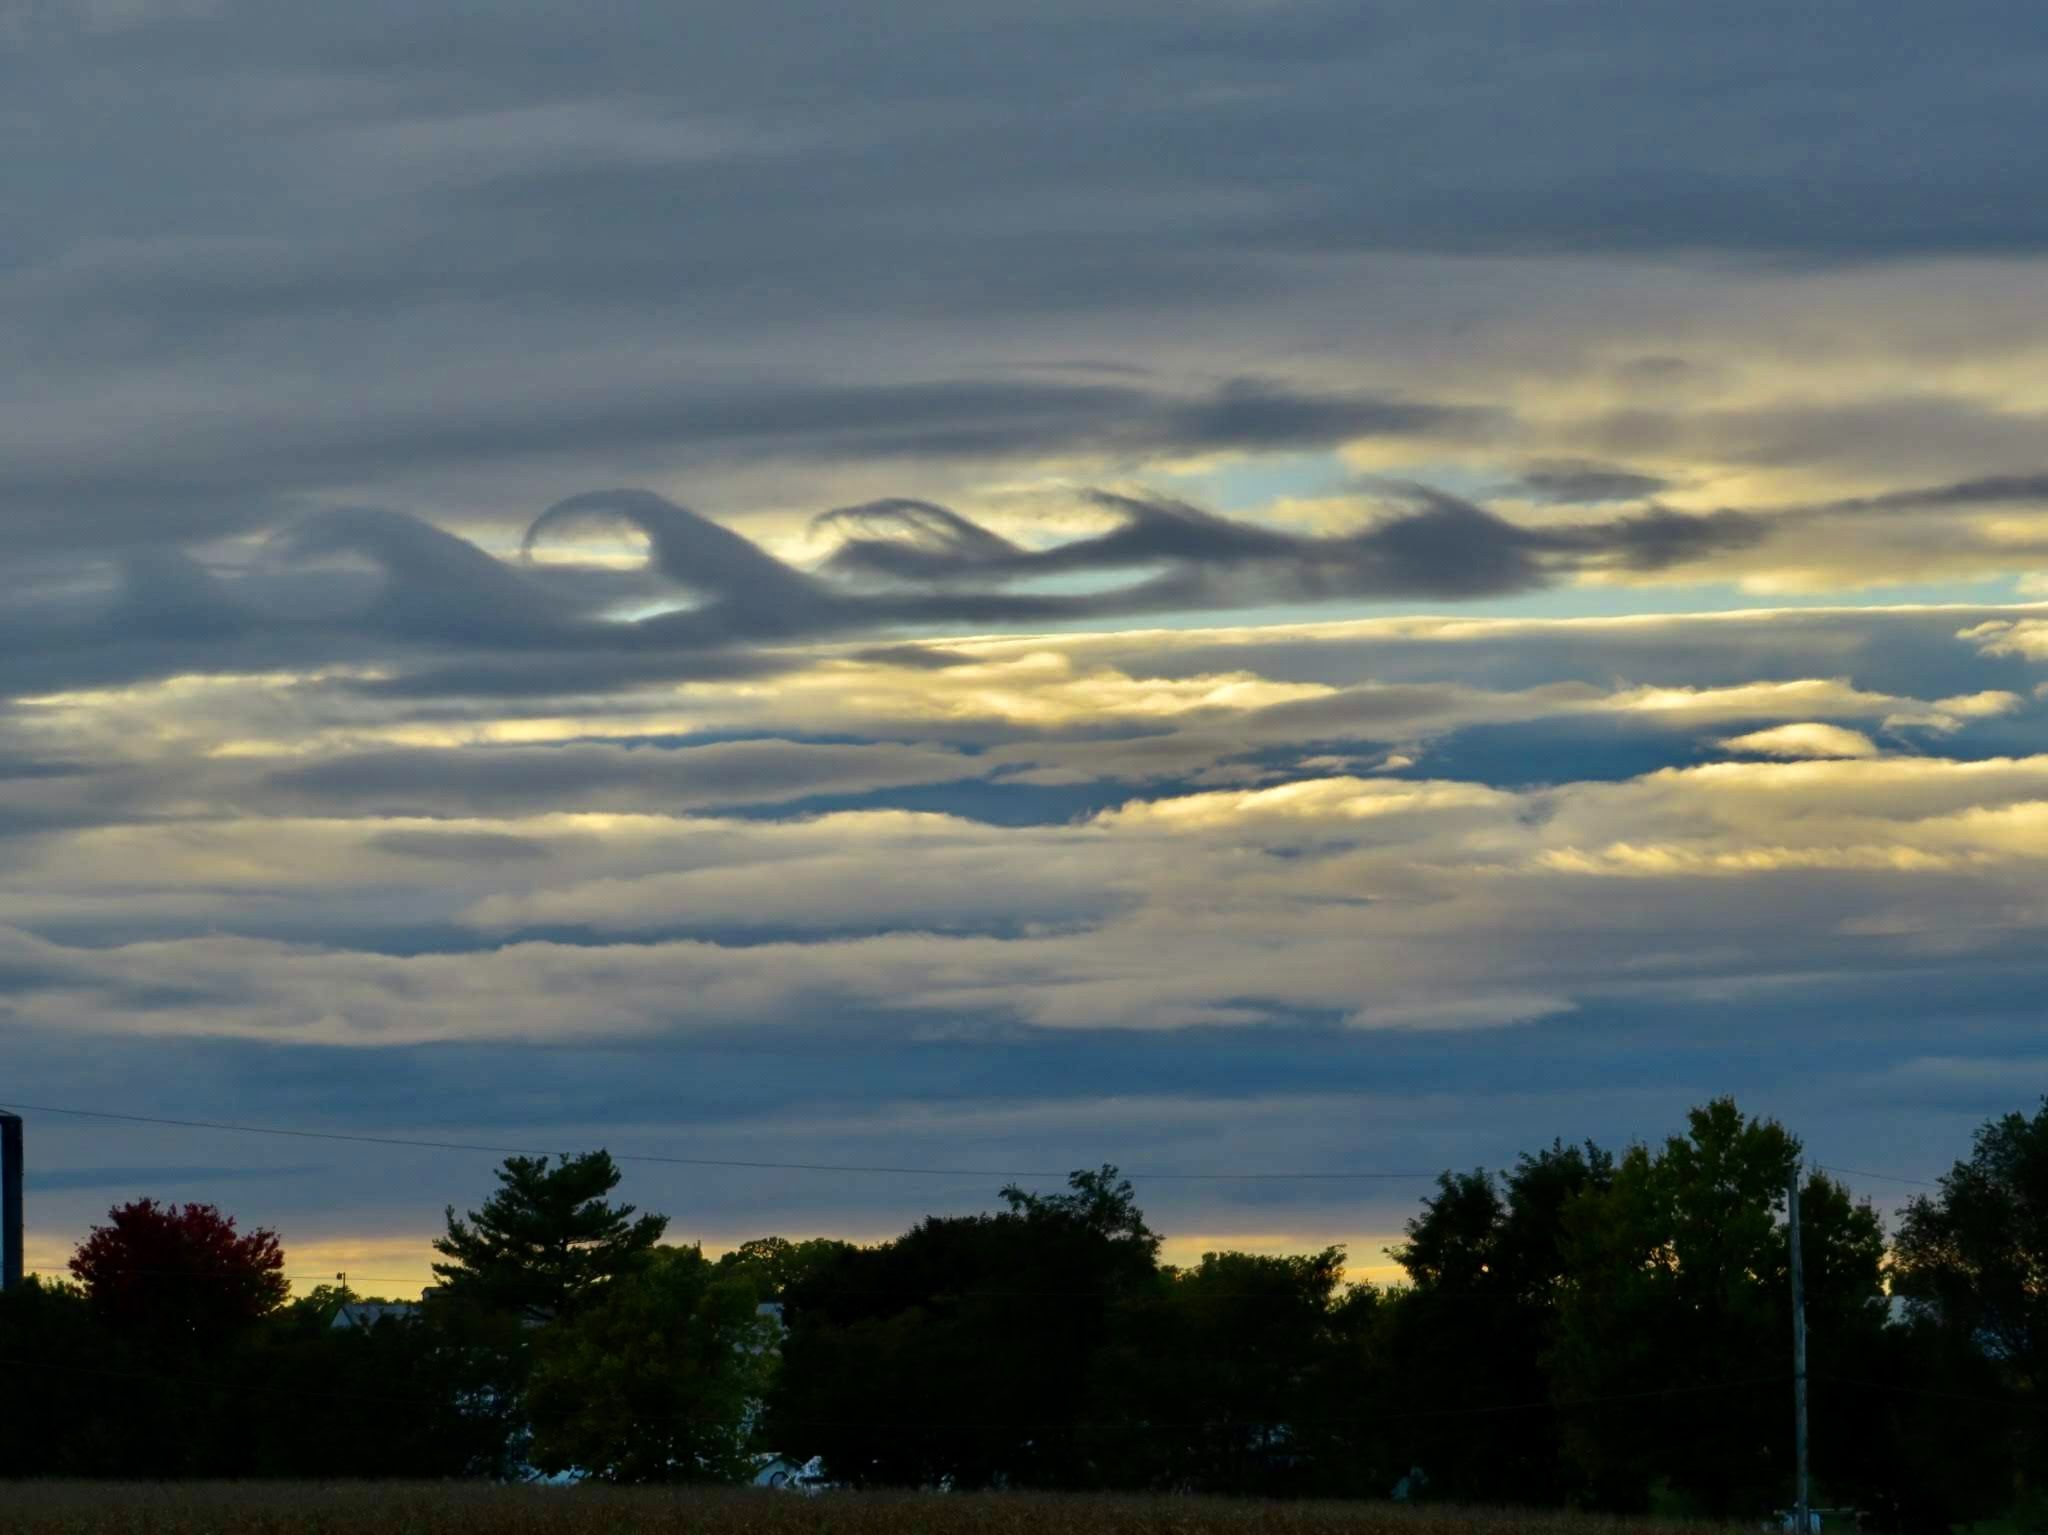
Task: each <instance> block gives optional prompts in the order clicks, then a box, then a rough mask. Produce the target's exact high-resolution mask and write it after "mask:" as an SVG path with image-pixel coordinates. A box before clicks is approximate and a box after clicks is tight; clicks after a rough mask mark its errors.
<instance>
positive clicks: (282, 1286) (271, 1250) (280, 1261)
mask: <svg viewBox="0 0 2048 1535" xmlns="http://www.w3.org/2000/svg"><path fill="white" fill-rule="evenodd" d="M70 1266H71V1273H72V1275H73V1277H74V1278H76V1279H77V1280H78V1282H79V1283H80V1284H81V1285H83V1286H84V1287H85V1294H86V1298H87V1300H88V1301H90V1302H91V1304H92V1308H93V1310H94V1312H95V1313H97V1314H98V1315H99V1316H100V1317H101V1318H102V1319H103V1320H105V1321H106V1322H107V1323H108V1324H109V1325H111V1326H112V1327H114V1328H115V1329H117V1330H119V1331H122V1332H126V1333H130V1334H132V1335H136V1336H140V1337H144V1338H146V1339H148V1340H149V1341H152V1342H156V1343H161V1344H164V1345H167V1346H168V1345H179V1344H189V1343H207V1342H211V1341H213V1340H216V1339H218V1338H220V1337H222V1336H224V1335H225V1334H228V1333H231V1332H233V1331H234V1330H235V1329H237V1328H238V1327H242V1326H246V1325H247V1324H249V1323H251V1322H254V1321H255V1320H257V1319H258V1318H259V1317H262V1316H265V1315H267V1314H268V1313H270V1312H272V1311H275V1310H276V1309H277V1308H278V1307H279V1306H281V1305H283V1304H284V1302H285V1298H286V1297H287V1296H288V1295H289V1294H290V1293H291V1286H290V1284H289V1283H288V1282H287V1281H286V1279H285V1277H284V1252H283V1249H282V1248H281V1247H280V1246H279V1245H278V1240H277V1233H276V1232H274V1231H269V1230H265V1229H263V1228H261V1227H259V1228H257V1229H256V1230H254V1231H249V1232H237V1231H236V1230H235V1222H234V1218H233V1217H232V1216H227V1215H223V1214H221V1213H220V1211H219V1210H218V1209H216V1208H215V1207H214V1206H212V1205H202V1204H187V1205H184V1206H178V1205H160V1204H158V1203H157V1202H156V1201H155V1200H153V1199H138V1200H135V1201H133V1202H132V1203H129V1204H125V1205H116V1206H115V1207H114V1208H113V1209H112V1210H110V1211H108V1212H107V1224H106V1225H104V1226H95V1227H93V1229H92V1233H91V1235H89V1236H88V1237H87V1238H86V1239H85V1241H84V1242H82V1243H80V1244H79V1247H78V1250H77V1252H75V1253H74V1254H72V1257H71V1265H70Z"/></svg>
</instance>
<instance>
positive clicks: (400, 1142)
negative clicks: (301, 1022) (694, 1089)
mask: <svg viewBox="0 0 2048 1535" xmlns="http://www.w3.org/2000/svg"><path fill="white" fill-rule="evenodd" d="M12 1107H14V1108H16V1109H20V1110H23V1111H25V1112H28V1113H32V1114H64V1115H70V1116H72V1117H75V1118H79V1119H108V1120H116V1121H119V1122H120V1123H123V1124H134V1125H164V1126H169V1127H171V1128H174V1129H180V1130H225V1131H229V1132H232V1133H233V1134H236V1135H279V1136H289V1137H292V1138H293V1139H296V1140H308V1141H344V1142H347V1143H349V1144H351V1145H357V1146H401V1147H406V1148H409V1149H412V1150H416V1151H467V1152H479V1153H482V1154H484V1155H487V1156H497V1157H504V1156H545V1155H549V1153H547V1152H543V1151H541V1150H539V1149H538V1148H536V1147H533V1146H489V1145H484V1144H482V1143H479V1142H475V1141H437V1140H423V1139H416V1138H414V1137H411V1136H400V1135H359V1134H354V1133H351V1132H347V1131H341V1130H300V1129H293V1128H289V1127H286V1126H282V1125H243V1124H231V1123H228V1122H226V1121H223V1120H213V1119H166V1118H163V1117H161V1116H158V1115H154V1114H117V1113H114V1112H112V1111H110V1110H107V1109H76V1108H59V1107H57V1106H55V1105H53V1104H44V1103H17V1104H14V1105H12ZM612 1160H613V1161H615V1162H652V1163H658V1164H661V1165H664V1166H669V1167H723V1168H734V1169H741V1170H748V1171H757V1172H786V1173H881V1174H899V1175H904V1176H909V1177H929V1178H1065V1177H1067V1176H1068V1175H1069V1174H1070V1173H1071V1172H1072V1171H1073V1169H1071V1168H1067V1169H1063V1170H1060V1171H1049V1170H1046V1169H1043V1168H1039V1169H1024V1168H1014V1169H1008V1170H1006V1169H1003V1168H990V1167H910V1166H897V1165H893V1164H863V1163H850V1162H771V1161H759V1160H752V1159H742V1158H737V1157H678V1156H665V1155H659V1154H656V1153H654V1152H616V1153H614V1154H613V1157H612ZM1119 1176H1122V1177H1126V1178H1133V1179H1138V1178H1142V1179H1146V1180H1148V1181H1152V1182H1161V1181H1166V1180H1173V1181H1178V1182H1205V1183H1206V1182H1218V1183H1235V1182H1301V1181H1321V1182H1351V1181H1361V1180H1374V1179H1385V1180H1398V1181H1411V1180H1416V1179H1427V1180H1432V1181H1433V1180H1434V1179H1435V1178H1436V1177H1437V1176H1438V1175H1437V1174H1436V1173H1433V1172H1383V1171H1357V1172H1352V1171H1334V1172H1331V1171H1323V1172H1315V1171H1309V1172H1194V1173H1190V1172H1152V1171H1146V1172H1132V1171H1128V1170H1124V1169H1119Z"/></svg>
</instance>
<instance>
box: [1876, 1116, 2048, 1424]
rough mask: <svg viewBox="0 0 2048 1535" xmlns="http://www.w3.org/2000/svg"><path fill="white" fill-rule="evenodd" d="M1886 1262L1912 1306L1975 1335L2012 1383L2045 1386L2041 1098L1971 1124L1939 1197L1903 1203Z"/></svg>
mask: <svg viewBox="0 0 2048 1535" xmlns="http://www.w3.org/2000/svg"><path fill="white" fill-rule="evenodd" d="M1894 1263H1895V1265H1896V1272H1897V1283H1896V1288H1897V1290H1898V1293H1899V1294H1901V1295H1903V1296H1905V1297H1906V1298H1907V1300H1908V1301H1909V1303H1910V1304H1911V1305H1912V1307H1913V1309H1914V1310H1915V1311H1917V1312H1918V1313H1920V1314H1921V1315H1924V1316H1926V1317H1928V1318H1929V1319H1931V1320H1933V1321H1936V1322H1938V1323H1939V1324H1941V1325H1942V1326H1944V1327H1945V1328H1947V1329H1949V1330H1950V1331H1952V1332H1954V1333H1956V1334H1958V1335H1960V1336H1964V1337H1971V1338H1978V1339H1981V1340H1982V1341H1983V1343H1984V1345H1985V1346H1986V1347H1987V1348H1988V1350H1989V1352H1990V1353H1991V1355H1992V1356H1993V1357H1994V1358H1996V1359H1998V1360H2000V1361H2001V1362H2003V1364H2004V1365H2005V1367H2006V1368H2007V1370H2008V1371H2009V1372H2010V1374H2011V1378H2012V1383H2013V1385H2014V1387H2015V1388H2017V1389H2019V1390H2022V1391H2026V1392H2029V1393H2040V1392H2043V1391H2048V1098H2044V1099H2042V1101H2041V1107H2040V1109H2039V1111H2038V1112H2037V1113H2035V1115H2034V1116H2033V1118H2031V1119H2029V1118H2028V1117H2027V1116H2026V1115H2024V1114H2018V1113H2014V1114H2007V1115H2005V1116H2003V1117H2002V1118H1999V1119H1993V1120H1990V1121H1988V1122H1986V1123H1985V1124H1983V1125H1982V1126H1980V1127H1979V1128H1978V1130H1977V1133H1976V1138H1975V1142H1974V1145H1973V1146H1972V1149H1971V1152H1970V1155H1969V1157H1968V1158H1967V1159H1965V1160H1963V1161H1960V1162H1958V1163H1956V1164H1955V1166H1954V1167H1953V1168H1951V1169H1950V1171H1949V1173H1948V1175H1947V1176H1946V1177H1944V1178H1943V1179H1942V1180H1941V1192H1940V1194H1939V1195H1938V1196H1936V1197H1934V1198H1929V1197H1927V1196H1926V1195H1924V1194H1923V1195H1919V1196H1916V1197H1915V1198H1914V1199H1913V1200H1912V1201H1910V1202H1909V1203H1908V1204H1907V1206H1906V1213H1905V1216H1904V1219H1903V1220H1902V1221H1901V1222H1900V1225H1899V1238H1898V1243H1897V1246H1896V1250H1895V1255H1894Z"/></svg>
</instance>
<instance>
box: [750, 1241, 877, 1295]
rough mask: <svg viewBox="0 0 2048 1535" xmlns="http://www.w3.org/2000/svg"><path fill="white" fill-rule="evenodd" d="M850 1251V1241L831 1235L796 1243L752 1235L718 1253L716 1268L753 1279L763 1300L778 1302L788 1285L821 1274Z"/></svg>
mask: <svg viewBox="0 0 2048 1535" xmlns="http://www.w3.org/2000/svg"><path fill="white" fill-rule="evenodd" d="M853 1250H854V1245H853V1244H852V1243H851V1242H841V1241H838V1240H837V1239H835V1238H833V1237H808V1238H806V1239H804V1240H802V1241H798V1242H792V1241H790V1240H789V1239H788V1238H787V1237H755V1238H754V1239H753V1240H752V1241H749V1242H742V1243H740V1245H739V1246H738V1247H735V1248H734V1249H733V1250H732V1251H731V1252H728V1253H721V1254H720V1255H719V1258H718V1270H719V1272H720V1273H721V1274H744V1275H745V1276H746V1277H747V1278H748V1279H750V1280H752V1281H753V1283H754V1285H755V1287H756V1288H757V1289H758V1290H759V1291H760V1294H761V1298H762V1299H763V1300H767V1301H780V1300H783V1299H785V1298H786V1296H787V1294H788V1292H789V1291H790V1290H791V1289H792V1288H795V1287H798V1286H800V1285H802V1284H803V1283H804V1282H805V1280H806V1279H808V1278H809V1277H811V1276H812V1275H815V1274H818V1273H822V1272H823V1271H824V1270H826V1269H828V1268H829V1267H830V1266H831V1265H832V1264H834V1263H836V1262H837V1261H838V1260H839V1258H840V1256H841V1255H842V1254H844V1253H848V1252H852V1251H853Z"/></svg>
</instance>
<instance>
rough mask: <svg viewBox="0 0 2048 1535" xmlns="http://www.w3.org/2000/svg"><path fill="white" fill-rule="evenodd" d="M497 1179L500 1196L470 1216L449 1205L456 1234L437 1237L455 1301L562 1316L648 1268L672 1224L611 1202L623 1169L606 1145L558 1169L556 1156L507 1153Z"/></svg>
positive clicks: (541, 1317)
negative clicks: (612, 1282) (644, 1266)
mask: <svg viewBox="0 0 2048 1535" xmlns="http://www.w3.org/2000/svg"><path fill="white" fill-rule="evenodd" d="M497 1176H498V1189H497V1192H495V1193H494V1194H492V1195H491V1197H490V1198H489V1199H488V1200H486V1201H485V1202H484V1206H483V1208H482V1209H481V1210H472V1211H470V1212H469V1216H468V1219H466V1220H464V1219H461V1218H458V1217H457V1215H456V1214H455V1207H454V1206H453V1205H450V1206H449V1207H448V1211H447V1221H448V1231H447V1235H445V1236H443V1237H440V1238H438V1239H437V1240H436V1241H435V1243H434V1250H435V1251H436V1252H438V1253H440V1254H441V1256H442V1258H443V1259H445V1260H446V1261H445V1262H440V1263H436V1264H435V1265H434V1272H435V1274H436V1275H438V1276H439V1277H440V1279H441V1282H442V1285H443V1287H444V1291H445V1296H446V1299H447V1300H448V1301H450V1302H453V1303H457V1304H461V1305H466V1306H469V1307H472V1308H475V1309H481V1310H486V1311H493V1312H500V1313H509V1314H512V1315H515V1316H518V1317H520V1318H522V1319H523V1320H526V1321H529V1322H547V1321H552V1320H554V1319H555V1318H557V1317H562V1316H566V1315H569V1314H570V1313H572V1312H574V1311H575V1310H576V1308H577V1307H578V1306H579V1305H580V1304H581V1303H582V1302H583V1301H584V1300H586V1299H587V1298H588V1297H589V1296H590V1295H591V1294H592V1293H593V1292H594V1291H596V1290H597V1289H598V1288H599V1287H600V1286H602V1285H604V1284H605V1283H606V1282H607V1281H609V1280H613V1279H616V1278H618V1277H619V1276H621V1275H624V1274H630V1273H632V1272H634V1271H635V1270H636V1269H638V1268H639V1267H640V1265H641V1264H642V1263H643V1262H644V1260H645V1259H646V1257H647V1254H648V1253H649V1252H651V1251H652V1250H653V1248H654V1245H655V1244H656V1243H657V1242H659V1241H660V1240H661V1236H662V1233H663V1232H664V1231H666V1230H667V1229H668V1217H666V1216H663V1215H643V1216H641V1217H640V1218H639V1219H638V1220H635V1219H634V1218H633V1215H634V1207H633V1206H632V1205H614V1204H611V1203H609V1202H608V1201H607V1200H606V1198H605V1196H606V1195H608V1194H610V1193H611V1191H612V1190H613V1189H615V1188H617V1187H618V1186H619V1179H620V1173H619V1169H618V1166H617V1165H616V1164H615V1163H614V1162H613V1161H612V1158H611V1155H610V1153H608V1152H605V1151H602V1150H600V1151H592V1152H587V1153H585V1154H583V1155H581V1156H565V1157H563V1158H562V1159H561V1160H560V1161H559V1163H557V1164H556V1165H554V1166H552V1167H551V1166H549V1159H548V1158H547V1157H507V1158H506V1159H505V1163H504V1165H503V1166H502V1167H500V1168H499V1169H498V1174H497Z"/></svg>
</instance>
